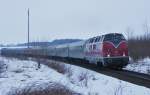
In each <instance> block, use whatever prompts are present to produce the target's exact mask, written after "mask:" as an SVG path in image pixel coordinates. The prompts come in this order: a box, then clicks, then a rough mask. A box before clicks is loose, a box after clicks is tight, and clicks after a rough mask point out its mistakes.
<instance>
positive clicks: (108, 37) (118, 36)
mask: <svg viewBox="0 0 150 95" xmlns="http://www.w3.org/2000/svg"><path fill="white" fill-rule="evenodd" d="M122 40H125V38H124V36H123V35H122V34H107V35H105V37H104V41H110V42H112V43H113V44H115V45H117V44H119V43H120V41H122Z"/></svg>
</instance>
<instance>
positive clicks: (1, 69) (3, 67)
mask: <svg viewBox="0 0 150 95" xmlns="http://www.w3.org/2000/svg"><path fill="white" fill-rule="evenodd" d="M6 69H7V65H6V64H5V63H4V61H2V60H0V73H2V72H4V71H5V70H6Z"/></svg>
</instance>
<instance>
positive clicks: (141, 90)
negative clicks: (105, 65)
mask: <svg viewBox="0 0 150 95" xmlns="http://www.w3.org/2000/svg"><path fill="white" fill-rule="evenodd" d="M0 63H4V64H6V65H4V69H3V70H1V73H0V87H1V89H0V95H7V93H8V92H10V91H12V90H13V89H16V88H24V87H27V86H28V85H31V84H41V85H43V87H44V86H47V85H51V83H60V84H62V85H64V86H66V87H68V88H70V89H72V90H73V91H75V92H77V93H81V94H82V95H150V89H148V88H145V87H142V86H138V85H134V84H131V83H128V82H124V81H121V80H118V79H115V78H112V77H109V76H105V75H102V74H99V73H96V72H94V71H90V70H87V69H84V68H81V67H77V66H73V65H66V67H67V68H68V73H66V74H61V73H58V72H57V71H56V70H54V69H52V68H49V67H47V66H45V65H41V68H40V69H37V63H36V62H34V61H22V60H18V59H7V58H3V57H0Z"/></svg>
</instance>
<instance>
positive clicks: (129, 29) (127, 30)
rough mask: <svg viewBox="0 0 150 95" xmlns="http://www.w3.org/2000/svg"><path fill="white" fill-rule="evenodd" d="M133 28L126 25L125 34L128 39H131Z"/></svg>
mask: <svg viewBox="0 0 150 95" xmlns="http://www.w3.org/2000/svg"><path fill="white" fill-rule="evenodd" d="M133 32H134V30H133V29H132V28H131V27H127V29H126V32H125V34H126V35H127V38H128V40H129V39H132V37H133Z"/></svg>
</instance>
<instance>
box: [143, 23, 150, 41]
mask: <svg viewBox="0 0 150 95" xmlns="http://www.w3.org/2000/svg"><path fill="white" fill-rule="evenodd" d="M143 28H144V32H145V39H146V40H148V39H149V35H150V26H149V24H148V22H147V20H146V21H145V22H144V24H143Z"/></svg>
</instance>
